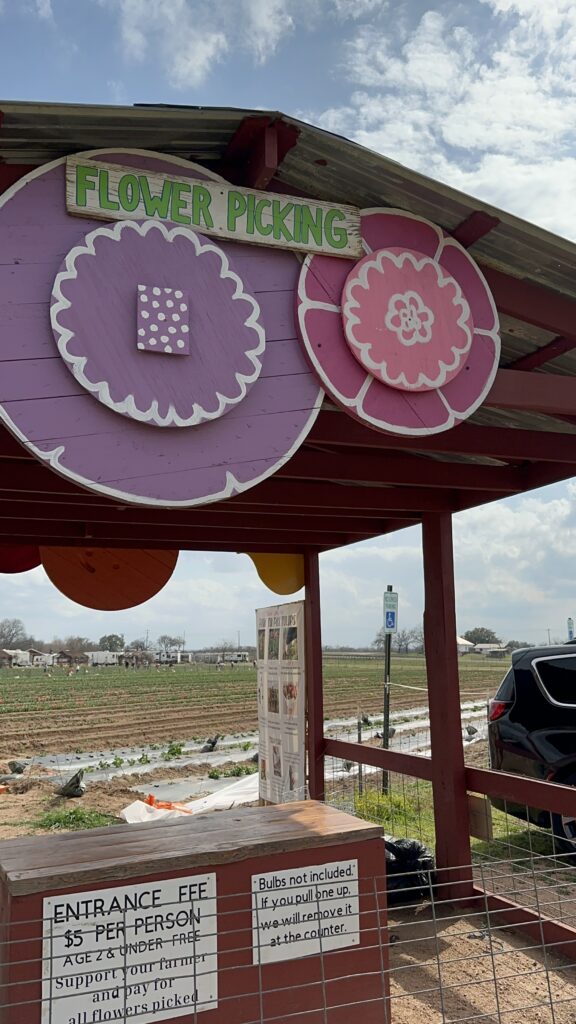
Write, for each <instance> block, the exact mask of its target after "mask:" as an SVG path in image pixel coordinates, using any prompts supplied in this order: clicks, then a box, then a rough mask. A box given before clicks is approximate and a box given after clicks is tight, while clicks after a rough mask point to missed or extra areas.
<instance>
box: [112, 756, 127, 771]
mask: <svg viewBox="0 0 576 1024" xmlns="http://www.w3.org/2000/svg"><path fill="white" fill-rule="evenodd" d="M112 764H113V765H114V767H115V768H121V767H122V765H123V764H124V758H123V757H120V755H119V754H116V757H115V758H114V759H113V761H112Z"/></svg>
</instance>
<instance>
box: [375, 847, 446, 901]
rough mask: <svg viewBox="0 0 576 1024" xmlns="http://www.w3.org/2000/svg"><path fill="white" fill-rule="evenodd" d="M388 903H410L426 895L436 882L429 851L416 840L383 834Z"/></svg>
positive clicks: (427, 895) (434, 865) (428, 894)
mask: <svg viewBox="0 0 576 1024" xmlns="http://www.w3.org/2000/svg"><path fill="white" fill-rule="evenodd" d="M384 844H385V851H386V890H387V893H388V903H389V904H392V905H393V904H398V903H414V902H415V901H416V900H421V899H426V898H427V897H428V898H429V897H430V895H431V892H430V886H431V885H434V884H435V881H436V873H435V872H436V864H435V862H434V857H433V856H432V854H431V853H430V850H429V849H428V847H427V846H425V845H424V843H421V842H420V841H419V840H418V839H394V837H393V836H385V837H384Z"/></svg>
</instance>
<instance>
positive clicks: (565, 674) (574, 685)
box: [532, 655, 576, 707]
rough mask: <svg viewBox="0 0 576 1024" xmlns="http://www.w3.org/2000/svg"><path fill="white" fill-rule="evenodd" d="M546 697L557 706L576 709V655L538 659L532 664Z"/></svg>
mask: <svg viewBox="0 0 576 1024" xmlns="http://www.w3.org/2000/svg"><path fill="white" fill-rule="evenodd" d="M532 664H533V666H534V671H535V672H536V675H537V676H538V678H539V679H540V683H541V686H542V689H543V690H544V693H545V695H546V696H547V697H548V698H549V699H550V700H552V701H554V702H555V703H556V704H573V705H574V706H575V707H576V655H571V656H564V657H560V658H536V659H535V660H534V662H533V663H532Z"/></svg>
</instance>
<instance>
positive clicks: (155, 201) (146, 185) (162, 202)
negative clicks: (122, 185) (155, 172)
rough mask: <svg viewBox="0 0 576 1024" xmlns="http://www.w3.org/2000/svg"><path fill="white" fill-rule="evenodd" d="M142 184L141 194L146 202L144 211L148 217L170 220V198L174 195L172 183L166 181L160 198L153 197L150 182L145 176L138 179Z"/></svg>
mask: <svg viewBox="0 0 576 1024" xmlns="http://www.w3.org/2000/svg"><path fill="white" fill-rule="evenodd" d="M138 181H139V183H140V194H141V196H142V199H143V200H144V209H145V210H146V216H147V217H160V220H167V219H168V209H169V206H170V197H171V195H172V182H171V181H165V182H164V183H163V185H162V191H161V193H160V195H159V196H153V195H152V191H151V189H150V182H149V181H148V178H147V177H146V175H145V174H141V175H140V177H139V178H138Z"/></svg>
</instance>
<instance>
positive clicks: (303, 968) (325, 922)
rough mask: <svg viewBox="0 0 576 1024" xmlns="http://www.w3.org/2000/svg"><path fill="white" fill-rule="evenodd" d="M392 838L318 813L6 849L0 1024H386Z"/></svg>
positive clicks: (297, 809)
mask: <svg viewBox="0 0 576 1024" xmlns="http://www.w3.org/2000/svg"><path fill="white" fill-rule="evenodd" d="M381 837H382V829H381V828H380V827H379V826H377V825H373V824H370V823H367V822H365V821H360V820H359V819H358V818H354V817H351V816H350V815H348V814H344V813H342V812H340V811H337V810H335V809H334V808H331V807H328V806H326V805H325V804H320V803H316V802H314V801H305V802H302V803H290V804H285V805H277V806H271V807H261V808H255V807H250V808H239V809H238V810H231V811H222V812H217V811H216V812H214V811H213V812H208V813H205V814H200V815H197V816H194V817H186V818H179V819H172V820H170V821H159V822H156V823H152V824H150V823H146V824H142V825H122V826H118V827H112V828H104V829H94V830H92V831H89V832H75V833H66V834H60V835H53V836H45V837H38V836H30V837H26V838H22V839H14V840H8V841H6V842H0V1024H103V1022H105V1021H116V1020H117V1021H120V1022H122V1024H124V1022H125V1021H130V1024H132V1022H134V1024H140V1022H141V1024H156V1022H164V1024H198V1019H200V1022H201V1024H255V1022H264V1021H270V1022H272V1021H274V1022H275V1024H279V1022H280V1021H282V1022H284V1021H286V1022H289V1024H348V1022H349V1020H350V1019H352V1018H353V1017H354V1018H355V1017H356V1016H357V1015H358V1013H360V1014H361V1015H362V1021H363V1024H383V1022H386V1020H387V1013H388V1002H389V999H388V976H387V971H386V968H387V963H388V957H387V938H386V936H387V932H386V897H385V877H384V876H385V857H384V844H383V842H382V838H381Z"/></svg>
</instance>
